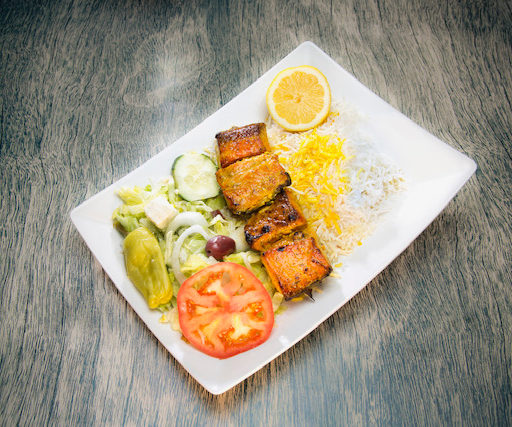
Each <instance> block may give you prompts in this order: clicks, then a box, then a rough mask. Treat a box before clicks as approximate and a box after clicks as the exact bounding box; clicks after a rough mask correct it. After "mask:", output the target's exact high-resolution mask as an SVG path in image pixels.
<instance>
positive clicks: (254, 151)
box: [215, 123, 270, 168]
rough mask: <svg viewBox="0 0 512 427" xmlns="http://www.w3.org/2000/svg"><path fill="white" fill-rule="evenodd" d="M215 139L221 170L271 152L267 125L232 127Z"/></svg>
mask: <svg viewBox="0 0 512 427" xmlns="http://www.w3.org/2000/svg"><path fill="white" fill-rule="evenodd" d="M215 138H216V139H217V144H218V146H219V157H220V167H221V168H225V167H226V166H229V165H230V164H232V163H235V162H236V161H238V160H242V159H245V158H246V157H252V156H257V155H258V154H262V153H264V152H265V151H269V150H270V147H269V144H268V138H267V127H266V125H265V123H253V124H251V125H247V126H242V127H232V128H231V129H228V130H225V131H223V132H219V133H218V134H217V135H215Z"/></svg>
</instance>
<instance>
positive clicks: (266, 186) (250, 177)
mask: <svg viewBox="0 0 512 427" xmlns="http://www.w3.org/2000/svg"><path fill="white" fill-rule="evenodd" d="M216 175H217V182H218V183H219V186H220V188H221V190H222V194H223V195H224V198H225V199H226V203H227V205H228V208H229V209H230V210H231V212H233V213H234V214H237V215H238V214H245V213H251V212H254V211H255V210H257V209H259V208H261V207H262V206H265V205H268V204H270V203H272V201H273V200H274V198H275V197H276V196H277V195H278V194H279V192H280V191H281V190H282V189H283V188H284V187H287V186H288V185H290V184H291V179H290V175H288V173H287V172H286V171H285V170H284V168H283V167H282V166H281V164H280V163H279V160H278V159H277V156H276V155H275V154H272V153H270V152H265V153H263V154H260V155H258V156H253V157H247V158H245V159H242V160H240V161H238V162H235V163H233V164H231V165H229V166H228V167H225V168H222V169H219V170H218V171H217V173H216Z"/></svg>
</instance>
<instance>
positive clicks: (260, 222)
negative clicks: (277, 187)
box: [244, 188, 307, 251]
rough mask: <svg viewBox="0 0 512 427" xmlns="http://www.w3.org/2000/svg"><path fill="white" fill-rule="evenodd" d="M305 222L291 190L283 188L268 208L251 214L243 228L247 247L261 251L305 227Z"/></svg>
mask: <svg viewBox="0 0 512 427" xmlns="http://www.w3.org/2000/svg"><path fill="white" fill-rule="evenodd" d="M306 225H307V221H306V218H304V215H303V214H302V211H301V209H300V206H299V203H298V202H297V200H296V199H295V196H294V194H293V192H292V190H291V189H289V188H285V189H284V190H283V191H282V192H281V193H280V194H279V195H278V196H277V197H276V198H275V200H274V202H273V203H272V204H271V205H270V206H266V207H264V208H262V209H260V210H259V211H258V212H256V213H255V214H253V215H252V216H251V217H250V218H249V220H248V221H247V224H246V225H245V227H244V231H245V239H246V240H247V243H248V244H249V246H250V247H251V248H253V249H255V250H257V251H263V250H265V248H266V247H268V246H269V245H270V244H271V243H272V242H275V241H276V240H279V239H280V238H281V237H282V236H285V235H287V234H290V233H292V232H294V231H297V230H301V229H303V228H304V227H306Z"/></svg>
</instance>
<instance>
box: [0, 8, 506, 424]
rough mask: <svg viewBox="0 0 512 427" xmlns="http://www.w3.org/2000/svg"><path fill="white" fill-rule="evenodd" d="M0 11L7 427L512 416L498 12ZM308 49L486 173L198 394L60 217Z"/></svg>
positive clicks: (470, 420) (468, 420)
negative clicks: (321, 311)
mask: <svg viewBox="0 0 512 427" xmlns="http://www.w3.org/2000/svg"><path fill="white" fill-rule="evenodd" d="M0 11H1V13H0V28H1V29H0V47H1V49H0V58H1V60H0V95H1V96H0V107H1V108H0V111H1V117H0V170H1V178H0V191H1V194H0V212H2V213H3V218H4V220H3V221H2V222H1V224H0V236H1V238H0V253H1V254H2V255H1V258H0V259H1V261H0V297H1V301H2V309H1V310H0V324H1V325H2V328H0V419H1V420H2V424H6V425H11V424H78V423H83V424H100V423H101V424H103V423H107V424H187V425H203V424H208V425H239V424H248V425H259V424H268V425H276V426H278V425H294V424H296V425H339V424H348V425H354V424H355V425H368V424H371V425H373V424H377V425H396V424H409V425H439V424H470V425H473V424H474V425H507V424H511V423H512V382H511V377H512V356H511V353H512V343H511V333H510V331H511V330H512V289H511V286H510V285H511V283H512V277H511V276H512V275H511V266H512V262H511V261H512V260H511V253H512V251H511V249H512V238H511V231H510V219H511V218H512V212H511V206H512V203H511V194H512V188H511V183H512V167H511V164H512V162H511V157H512V154H511V137H512V114H511V107H512V106H511V99H512V91H511V88H512V71H511V70H512V54H511V53H512V52H511V50H512V26H511V25H510V23H511V22H512V10H511V6H510V2H507V1H503V0H495V1H487V2H483V1H469V2H445V3H439V2H436V1H432V0H423V1H420V0H414V1H405V0H400V1H387V0H384V1H382V0H362V1H354V0H347V1H340V2H335V1H325V0H318V1H315V2H311V1H307V0H301V1H298V2H278V1H275V0H272V1H251V2H243V1H218V2H206V1H203V2H200V1H190V2H185V1H175V2H163V1H157V0H154V1H147V2H135V1H128V2H120V1H117V2H116V1H113V0H112V1H95V2H79V1H75V0H68V1H61V0H56V1H38V2H28V1H3V2H1V3H0ZM306 40H312V41H313V42H315V43H316V44H317V45H319V46H320V47H321V48H322V49H323V50H325V51H326V52H327V53H328V54H329V55H330V56H332V57H333V59H335V60H336V61H337V62H338V63H340V64H341V65H342V66H343V67H344V68H346V69H347V70H348V71H349V72H351V73H353V74H354V75H355V76H356V77H357V78H358V79H359V80H360V81H361V82H362V83H363V84H365V85H367V86H368V87H369V88H370V89H371V90H373V91H374V92H376V93H377V94H378V95H379V96H381V97H382V98H383V99H384V100H386V101H387V102H389V103H390V104H391V105H393V106H394V107H396V108H397V109H398V110H400V111H402V112H403V113H404V114H406V115H407V116H409V117H410V118H411V119H412V120H413V121H415V122H416V123H418V124H419V125H421V126H422V127H424V128H425V129H427V130H428V131H429V132H431V133H433V134H434V135H436V136H438V137H439V138H441V139H442V140H444V141H446V142H447V143H448V144H450V145H451V146H453V147H454V148H456V149H458V150H460V151H462V152H465V153H467V154H468V155H469V156H470V157H472V158H473V159H474V160H475V161H476V162H477V164H478V166H479V168H478V170H477V172H476V174H475V175H474V176H473V177H472V178H471V180H470V181H469V182H468V184H467V185H466V186H465V187H464V188H463V189H462V191H461V192H460V193H459V194H458V195H457V197H456V198H455V199H454V200H453V201H452V202H451V203H450V204H449V205H448V206H447V208H446V209H445V210H444V211H443V213H442V214H441V215H440V216H439V217H438V218H437V219H436V220H435V221H434V222H433V223H432V224H431V225H430V226H429V227H428V228H427V229H426V230H425V232H423V233H422V234H421V235H420V236H419V237H418V239H417V240H415V242H413V244H411V246H410V247H409V248H408V249H407V250H406V251H405V252H404V253H403V254H402V255H400V256H399V257H398V258H397V259H396V260H395V261H394V262H393V263H392V264H391V265H390V266H389V267H388V268H387V269H386V270H385V271H384V272H382V273H381V274H380V275H379V276H378V277H377V278H376V279H375V280H373V281H372V282H371V283H370V284H369V286H368V287H367V288H365V290H363V291H362V292H361V293H360V294H359V295H357V296H356V297H355V298H354V299H353V300H351V301H350V302H349V303H348V304H347V305H345V306H344V307H343V308H342V309H341V310H339V311H338V312H337V313H335V314H334V315H333V316H332V317H330V318H329V319H328V320H327V321H326V322H325V323H324V324H322V325H321V326H320V327H319V328H318V329H317V330H315V331H314V332H313V333H311V334H310V335H308V336H307V337H306V338H305V339H304V340H302V341H301V342H300V343H298V344H297V345H295V346H294V347H292V348H291V349H290V350H289V351H287V352H286V353H285V354H283V355H281V356H280V357H278V358H277V359H276V360H274V361H273V362H271V363H270V364H269V365H268V366H266V367H264V368H263V369H262V370H260V371H259V372H257V373H256V374H255V375H253V376H252V377H250V378H249V379H247V380H246V381H244V382H243V383H242V384H240V385H238V386H237V387H235V388H234V389H232V390H230V391H229V392H227V393H225V394H224V395H221V396H212V395H210V394H208V393H207V392H206V391H204V390H203V389H202V387H201V386H199V385H198V384H197V383H196V382H195V380H193V379H192V378H191V377H190V376H189V375H188V374H187V373H186V372H185V370H184V369H183V368H182V367H181V366H180V365H179V364H178V363H177V362H176V361H175V360H174V359H173V358H172V357H171V356H170V355H169V354H168V353H167V352H166V351H165V349H164V348H163V347H162V346H161V345H160V344H159V343H158V342H157V341H156V339H155V338H154V337H153V336H152V335H151V334H150V333H149V331H148V330H147V329H146V328H145V326H144V325H143V323H142V322H141V321H140V320H139V319H138V317H137V316H136V314H135V313H134V312H133V310H132V309H131V308H130V307H129V306H128V305H127V304H126V302H125V301H124V299H123V298H122V296H121V295H120V294H119V293H118V292H117V290H116V288H115V286H114V285H113V283H112V282H111V281H110V280H109V279H108V277H107V276H106V275H105V273H104V272H103V270H102V269H101V267H100V265H99V264H98V263H97V262H96V261H95V260H94V258H93V256H92V255H91V253H90V251H89V250H88V249H87V247H86V246H85V244H84V243H83V241H82V240H81V239H80V237H79V235H78V233H77V232H76V230H75V229H74V228H73V226H72V224H71V222H70V219H69V212H70V211H71V209H72V208H74V207H75V206H77V205H78V204H79V203H81V202H82V201H84V200H85V199H87V198H88V197H90V196H92V195H93V194H95V193H96V192H98V191H99V190H101V189H103V188H104V187H106V186H107V185H109V184H111V183H112V182H114V181H116V180H117V179H119V178H120V177H122V176H124V175H125V174H126V173H127V172H129V171H131V170H132V169H134V168H135V167H137V166H138V165H140V164H141V163H142V162H144V161H145V160H147V159H149V158H150V157H152V156H153V155H155V154H156V153H158V152H159V151H161V150H162V149H163V148H164V147H166V146H167V145H168V144H170V143H172V141H174V140H176V139H177V138H178V137H180V136H181V135H184V134H185V133H186V132H188V131H189V130H190V129H192V128H193V127H194V126H196V125H197V124H199V123H200V122H201V121H202V120H203V119H205V118H206V117H208V116H209V115H210V114H211V113H213V112H214V111H216V110H217V109H218V108H219V107H220V106H222V105H224V104H225V103H227V102H228V101H229V100H230V99H231V98H233V97H234V96H235V95H237V94H238V93H239V92H240V91H241V90H243V89H244V88H246V87H247V86H249V85H250V84H251V83H252V82H253V81H254V80H256V79H257V78H258V77H259V76H260V75H261V74H262V73H263V72H265V71H266V70H267V69H269V68H270V67H271V66H273V65H274V64H275V63H276V62H277V61H278V60H280V59H281V58H282V57H284V56H285V55H286V54H288V53H289V52H290V51H291V50H292V49H294V48H295V47H296V46H297V45H298V44H299V43H301V42H303V41H306Z"/></svg>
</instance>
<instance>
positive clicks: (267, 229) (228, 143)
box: [216, 123, 332, 299]
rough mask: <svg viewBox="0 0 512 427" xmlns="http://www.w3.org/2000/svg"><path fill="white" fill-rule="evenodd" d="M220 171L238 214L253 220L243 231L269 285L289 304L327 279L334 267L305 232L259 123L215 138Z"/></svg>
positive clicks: (222, 184) (284, 175) (303, 220)
mask: <svg viewBox="0 0 512 427" xmlns="http://www.w3.org/2000/svg"><path fill="white" fill-rule="evenodd" d="M216 139H217V143H218V146H219V159H220V162H219V163H220V165H221V168H220V169H219V170H218V171H217V182H218V183H219V186H220V188H221V190H222V193H223V194H224V198H225V199H226V203H227V205H228V208H229V209H230V210H231V212H233V213H234V214H238V215H239V214H248V213H253V215H252V216H251V217H250V218H249V220H248V221H247V224H246V226H245V229H244V231H245V237H246V240H247V243H248V244H249V246H251V248H253V249H255V250H258V251H260V252H262V255H261V260H262V262H263V265H264V266H265V268H266V270H267V272H268V274H269V277H270V280H271V281H272V283H273V285H274V286H275V288H276V289H277V290H279V292H281V293H282V294H283V296H284V297H285V299H291V298H294V297H296V296H298V295H300V294H301V293H302V292H306V291H307V290H308V289H310V286H311V285H312V284H314V283H316V282H319V281H321V280H322V279H324V278H325V277H327V276H328V275H329V274H330V273H331V271H332V267H331V265H330V264H329V261H328V260H327V258H326V257H325V256H324V255H323V253H322V251H321V250H320V248H319V247H318V245H317V243H316V240H315V238H314V237H311V236H307V235H305V234H304V233H303V232H302V231H300V230H303V229H305V228H306V227H307V221H306V218H305V217H304V215H303V213H302V210H301V208H300V205H299V203H298V202H297V200H296V199H295V196H294V195H293V192H292V191H291V189H289V188H286V187H288V186H289V185H290V184H291V179H290V176H289V175H288V173H287V172H286V171H285V170H284V169H283V167H282V166H281V164H280V163H279V161H278V159H277V156H276V155H274V154H272V153H270V152H269V145H268V139H267V134H266V127H265V125H264V124H263V123H255V124H251V125H248V126H243V127H235V128H232V129H229V130H227V131H224V132H219V133H218V134H217V135H216Z"/></svg>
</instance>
